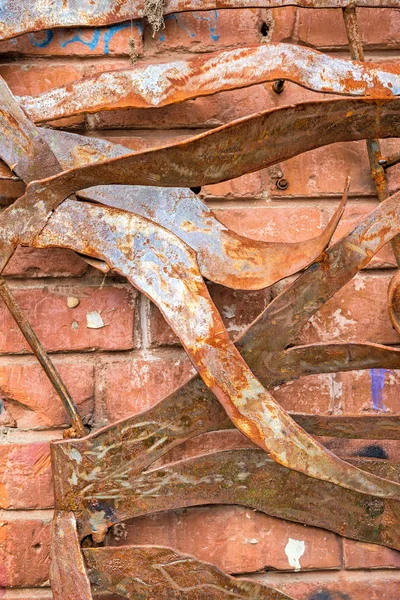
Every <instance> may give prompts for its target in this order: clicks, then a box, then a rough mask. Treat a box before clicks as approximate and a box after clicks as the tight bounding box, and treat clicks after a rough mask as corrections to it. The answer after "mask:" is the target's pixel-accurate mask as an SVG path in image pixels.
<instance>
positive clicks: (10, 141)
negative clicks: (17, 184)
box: [0, 77, 60, 182]
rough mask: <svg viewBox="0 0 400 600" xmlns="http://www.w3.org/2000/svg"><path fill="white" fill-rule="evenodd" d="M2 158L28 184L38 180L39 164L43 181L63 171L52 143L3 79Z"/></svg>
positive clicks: (0, 96)
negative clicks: (21, 105)
mask: <svg viewBox="0 0 400 600" xmlns="http://www.w3.org/2000/svg"><path fill="white" fill-rule="evenodd" d="M0 156H1V158H2V159H3V160H4V161H5V162H6V163H7V164H8V166H9V167H10V168H11V171H12V173H13V174H16V175H18V176H19V177H20V178H21V179H23V180H24V181H26V182H27V181H33V180H34V179H37V178H38V177H37V175H38V171H37V165H40V175H41V178H45V177H51V175H55V174H56V173H58V172H59V171H60V166H59V164H58V162H57V160H56V158H55V156H54V155H53V153H52V152H51V150H50V148H49V146H48V144H47V143H46V142H45V140H44V139H43V138H42V137H41V135H40V132H39V130H38V129H37V128H36V127H35V125H34V124H33V123H32V122H31V120H30V119H29V118H28V117H27V115H26V114H25V112H24V111H23V110H22V108H21V107H20V105H19V103H18V102H17V101H16V99H15V98H14V96H13V95H12V93H11V91H10V89H9V87H8V86H7V84H6V82H5V81H4V79H2V78H1V77H0ZM35 169H36V171H35ZM35 175H36V177H35Z"/></svg>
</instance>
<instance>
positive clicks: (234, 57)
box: [19, 43, 400, 123]
mask: <svg viewBox="0 0 400 600" xmlns="http://www.w3.org/2000/svg"><path fill="white" fill-rule="evenodd" d="M276 79H282V80H288V81H292V82H293V83H297V84H298V85H301V86H303V87H305V88H308V89H310V90H313V91H315V92H324V93H331V94H343V95H349V96H370V97H372V98H381V97H382V98H385V97H386V98H387V97H393V96H398V95H400V64H398V63H388V64H384V63H362V62H353V61H350V60H345V59H341V58H333V57H330V56H328V55H326V54H323V53H321V52H317V51H316V50H310V49H309V48H303V47H301V46H294V45H292V44H283V43H282V44H268V45H266V44H263V45H260V46H248V47H244V48H238V49H234V50H222V51H219V52H215V53H211V54H206V55H201V56H196V57H191V58H186V59H180V60H175V61H172V62H170V63H161V64H155V65H140V64H139V65H135V67H134V68H131V69H128V70H122V69H120V70H118V71H107V72H105V73H99V74H97V75H94V76H93V77H88V78H85V79H82V80H79V81H75V82H72V83H68V85H66V86H62V87H57V88H53V89H50V90H48V91H46V92H43V93H42V94H39V95H37V96H23V97H21V98H19V101H20V102H21V104H22V106H23V107H24V109H25V110H26V112H27V113H28V115H29V116H30V117H31V119H32V120H33V121H35V122H36V123H42V122H46V121H53V120H55V119H60V118H63V117H71V116H75V115H80V114H82V113H95V112H98V111H102V110H115V109H126V108H152V107H153V108H154V107H161V106H167V105H170V104H174V103H177V102H183V101H184V100H188V99H192V98H197V97H199V96H208V95H210V94H216V93H218V92H223V91H226V90H234V89H238V88H243V87H248V86H252V85H256V84H260V83H266V82H268V81H274V80H276ZM148 82H151V85H149V84H148Z"/></svg>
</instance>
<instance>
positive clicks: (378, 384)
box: [369, 369, 390, 412]
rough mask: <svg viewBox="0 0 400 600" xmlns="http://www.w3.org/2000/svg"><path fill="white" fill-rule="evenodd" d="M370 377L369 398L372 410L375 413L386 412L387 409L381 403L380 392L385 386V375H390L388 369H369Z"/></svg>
mask: <svg viewBox="0 0 400 600" xmlns="http://www.w3.org/2000/svg"><path fill="white" fill-rule="evenodd" d="M369 373H370V377H371V396H372V408H373V409H374V410H376V411H383V412H386V411H387V408H386V407H385V405H384V403H383V397H382V390H383V387H384V385H385V373H390V371H388V369H370V370H369Z"/></svg>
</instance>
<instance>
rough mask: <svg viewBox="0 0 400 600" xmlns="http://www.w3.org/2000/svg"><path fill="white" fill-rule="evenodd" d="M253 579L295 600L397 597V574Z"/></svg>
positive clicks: (384, 599) (399, 583)
mask: <svg viewBox="0 0 400 600" xmlns="http://www.w3.org/2000/svg"><path fill="white" fill-rule="evenodd" d="M253 579H255V580H257V581H261V582H263V583H265V584H266V585H270V586H272V587H274V588H276V589H278V590H280V591H281V592H284V593H286V594H288V595H289V596H292V597H293V598H296V600H365V599H366V598H368V600H397V598H399V596H400V579H399V576H398V573H392V574H391V573H390V572H388V573H387V574H382V573H381V572H377V573H371V572H370V571H361V572H358V573H349V572H346V571H341V572H340V573H332V574H326V573H320V574H319V573H315V574H314V573H313V574H312V575H311V574H306V575H305V576H303V577H301V576H293V575H290V574H288V575H283V574H282V575H281V574H274V573H268V574H266V575H259V576H255V577H254V578H253Z"/></svg>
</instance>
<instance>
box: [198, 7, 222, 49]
mask: <svg viewBox="0 0 400 600" xmlns="http://www.w3.org/2000/svg"><path fill="white" fill-rule="evenodd" d="M213 13H214V18H213V17H202V16H200V15H194V16H195V18H196V19H199V20H201V21H208V26H209V28H210V38H211V40H212V41H213V42H217V41H218V40H219V34H218V33H216V31H217V27H218V11H217V10H214V11H213ZM213 22H214V25H213Z"/></svg>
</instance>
